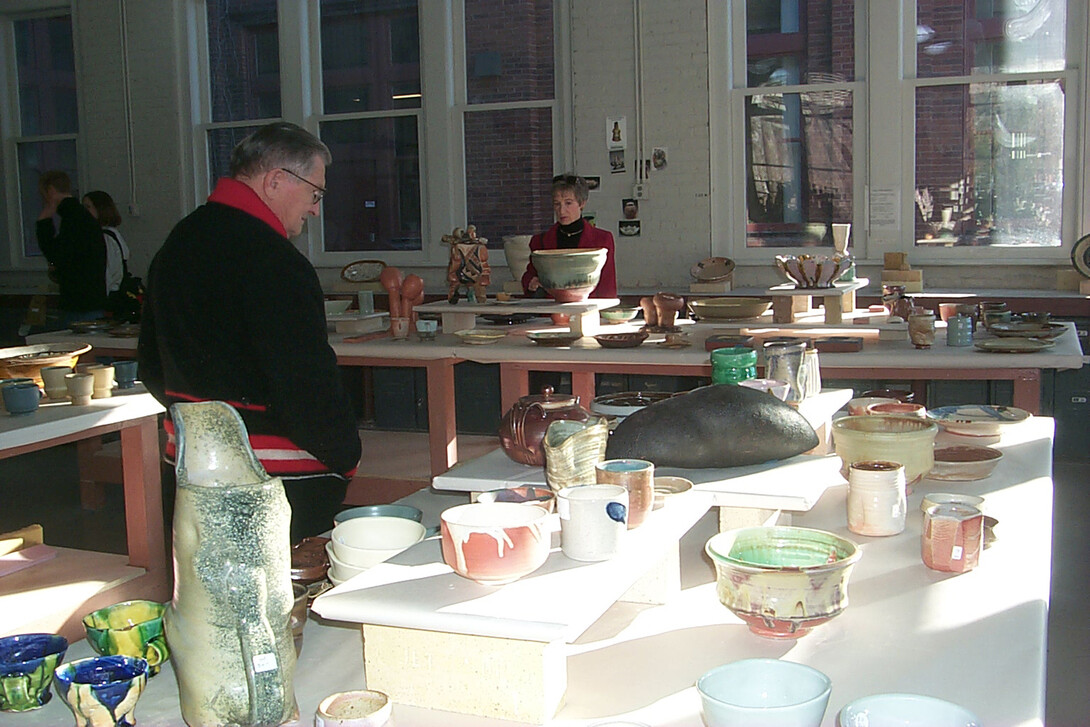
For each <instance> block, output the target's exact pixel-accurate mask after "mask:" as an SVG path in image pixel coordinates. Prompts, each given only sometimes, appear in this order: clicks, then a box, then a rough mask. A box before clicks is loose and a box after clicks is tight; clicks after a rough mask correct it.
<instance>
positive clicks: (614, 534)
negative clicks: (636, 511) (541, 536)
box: [556, 485, 628, 561]
mask: <svg viewBox="0 0 1090 727" xmlns="http://www.w3.org/2000/svg"><path fill="white" fill-rule="evenodd" d="M556 510H557V512H558V513H560V549H561V550H562V551H563V552H564V555H566V556H568V557H569V558H571V559H572V560H584V561H597V560H609V559H610V558H612V557H613V556H614V555H616V554H617V552H618V551H619V550H620V549H621V543H622V541H623V540H624V537H625V532H626V531H627V530H628V490H626V489H625V488H624V487H622V486H620V485H577V486H576V487H565V488H564V489H562V490H561V491H560V492H559V493H557V496H556Z"/></svg>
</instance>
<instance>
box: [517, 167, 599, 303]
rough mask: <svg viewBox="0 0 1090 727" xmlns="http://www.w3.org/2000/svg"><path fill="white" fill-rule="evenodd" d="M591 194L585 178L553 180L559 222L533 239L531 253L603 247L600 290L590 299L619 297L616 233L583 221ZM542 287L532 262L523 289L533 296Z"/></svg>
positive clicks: (564, 176)
mask: <svg viewBox="0 0 1090 727" xmlns="http://www.w3.org/2000/svg"><path fill="white" fill-rule="evenodd" d="M588 194H589V191H588V189H587V181H586V180H585V179H583V178H582V177H577V176H574V175H571V174H561V175H559V176H556V177H553V213H554V214H555V215H556V220H557V222H556V224H555V225H553V226H552V227H550V228H549V229H547V230H545V232H543V233H541V234H540V235H534V236H533V237H532V238H531V239H530V250H531V251H533V250H556V249H572V248H577V247H581V248H585V249H589V248H595V247H604V248H605V249H606V264H605V266H604V267H603V268H602V276H601V277H600V278H599V279H598V287H596V288H595V289H594V290H593V291H592V292H591V294H590V297H591V298H616V297H617V270H616V268H615V267H614V265H613V233H611V232H610V231H609V230H601V229H599V228H597V227H595V226H594V225H592V224H591V223H590V222H588V221H586V220H584V219H583V207H585V206H586V204H587V196H588ZM540 288H541V281H539V280H538V279H537V270H536V269H535V268H534V263H533V260H531V261H530V263H529V264H528V265H527V266H526V272H525V273H523V274H522V289H523V290H524V291H526V292H527V293H529V294H531V295H532V294H534V293H536V292H537V291H538V290H539V289H540Z"/></svg>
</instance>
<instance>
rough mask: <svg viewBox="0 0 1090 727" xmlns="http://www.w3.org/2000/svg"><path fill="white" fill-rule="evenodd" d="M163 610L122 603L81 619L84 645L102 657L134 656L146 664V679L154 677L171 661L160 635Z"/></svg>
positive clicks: (140, 603)
mask: <svg viewBox="0 0 1090 727" xmlns="http://www.w3.org/2000/svg"><path fill="white" fill-rule="evenodd" d="M165 610H166V606H165V605H164V604H162V603H158V602H156V601H124V602H122V603H115V604H114V605H112V606H106V607H105V608H100V609H99V610H97V611H92V612H91V613H89V614H87V615H86V616H84V617H83V627H84V628H85V629H86V630H87V641H88V643H90V644H91V648H93V649H94V650H95V651H96V652H98V653H99V654H102V655H103V656H114V655H121V656H133V657H137V658H140V659H145V660H147V662H148V676H155V675H156V674H158V673H159V668H160V667H161V666H162V664H163V662H164V661H166V660H167V659H168V658H170V649H169V648H168V647H167V641H166V637H165V636H164V634H163V612H164V611H165Z"/></svg>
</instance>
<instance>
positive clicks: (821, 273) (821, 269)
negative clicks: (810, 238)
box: [776, 254, 853, 288]
mask: <svg viewBox="0 0 1090 727" xmlns="http://www.w3.org/2000/svg"><path fill="white" fill-rule="evenodd" d="M852 262H853V260H852V257H851V256H850V255H833V256H832V257H827V256H825V255H808V254H804V255H777V256H776V267H778V268H779V269H780V272H782V273H783V274H784V275H785V276H787V279H788V280H790V281H792V282H793V283H795V285H796V286H798V287H799V288H831V287H833V282H834V281H835V280H836V279H837V278H839V277H840V276H841V275H843V274H844V273H845V271H847V269H848V268H850V267H851V265H852Z"/></svg>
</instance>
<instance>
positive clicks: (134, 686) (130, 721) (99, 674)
mask: <svg viewBox="0 0 1090 727" xmlns="http://www.w3.org/2000/svg"><path fill="white" fill-rule="evenodd" d="M53 676H54V678H55V679H56V681H57V687H56V688H57V693H58V694H59V695H60V696H61V699H63V700H64V703H65V704H67V705H68V708H69V709H71V710H72V714H73V715H74V716H75V718H76V724H77V725H79V726H80V727H121V726H122V725H134V724H136V716H135V715H134V714H133V713H134V711H135V709H136V702H137V700H138V699H140V695H141V694H143V692H144V687H146V686H147V683H148V662H146V661H144V660H143V659H138V658H135V657H132V656H92V657H89V658H87V659H78V660H76V661H70V662H68V663H67V664H61V665H60V666H59V667H57V669H56V670H55V671H54V672H53Z"/></svg>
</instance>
